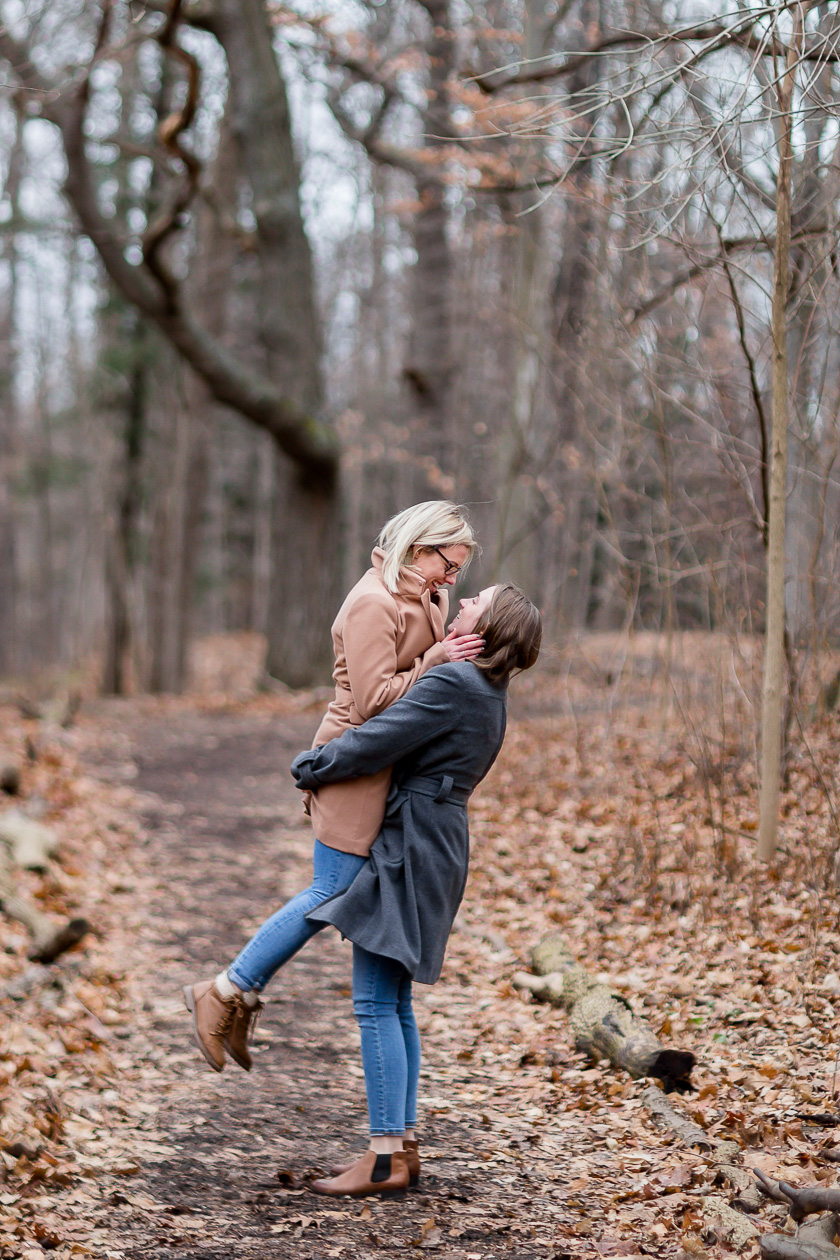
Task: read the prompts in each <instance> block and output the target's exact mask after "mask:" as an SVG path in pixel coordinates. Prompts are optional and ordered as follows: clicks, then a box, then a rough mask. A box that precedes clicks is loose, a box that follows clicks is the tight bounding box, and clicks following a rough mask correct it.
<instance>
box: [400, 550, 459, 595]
mask: <svg viewBox="0 0 840 1260" xmlns="http://www.w3.org/2000/svg"><path fill="white" fill-rule="evenodd" d="M469 554H470V549H469V547H463V546H461V545H460V544H459V545H458V546H457V547H440V548H439V549H438V550H434V549H432V548H431V547H427V548H418V550H417V551H416V553H415V555H414V558H413V559H412V561H411V567H412V568H413V569H417V570H418V572H420V573H422V574H423V577H424V578H425V579H426V589H427V590H430V591H438V590H440V588H441V587H442V586H454V585H455V583H456V582H457V580H458V570H459V569H460V568H461V566H462V565H463V564H464V562H465V561H466V559H467V557H468V556H469ZM447 564H450V565H454V568H453V569H452V570H451V571H450V572H449V573H447V571H446V567H447Z"/></svg>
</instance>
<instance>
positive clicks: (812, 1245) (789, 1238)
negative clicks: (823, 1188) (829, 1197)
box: [760, 1212, 840, 1260]
mask: <svg viewBox="0 0 840 1260" xmlns="http://www.w3.org/2000/svg"><path fill="white" fill-rule="evenodd" d="M838 1227H840V1220H838V1217H837V1216H836V1215H835V1213H833V1212H829V1213H827V1214H826V1215H825V1216H821V1217H820V1218H819V1220H816V1221H812V1222H811V1224H810V1225H800V1226H799V1229H798V1230H797V1231H796V1234H795V1235H791V1234H765V1235H764V1237H763V1238H762V1239H761V1241H760V1246H761V1254H762V1256H765V1257H766V1260H837V1258H838V1256H840V1248H838V1247H836V1246H835V1244H834V1239H835V1238H836V1237H837V1233H838Z"/></svg>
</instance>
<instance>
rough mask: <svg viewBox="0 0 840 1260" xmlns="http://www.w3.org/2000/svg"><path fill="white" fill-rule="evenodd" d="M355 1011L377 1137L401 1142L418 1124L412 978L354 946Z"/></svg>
mask: <svg viewBox="0 0 840 1260" xmlns="http://www.w3.org/2000/svg"><path fill="white" fill-rule="evenodd" d="M353 1010H354V1011H355V1013H356V1020H357V1021H358V1024H359V1028H360V1029H361V1033H362V1067H363V1068H364V1070H365V1088H366V1090H367V1100H368V1114H369V1117H370V1132H371V1135H372V1136H378V1135H381V1134H393V1135H394V1136H395V1137H398V1136H401V1135H402V1133H403V1132H404V1130H405V1129H413V1128H414V1127H415V1125H416V1124H417V1087H418V1084H419V1079H420V1034H419V1033H418V1031H417V1023H416V1021H415V1019H414V1011H413V1009H412V1006H411V976H410V975H409V974H408V972H407V971H406V969H405V967H403V965H402V963H398V962H396V961H395V960H394V959H393V958H383V957H381V955H379V954H370V953H368V951H367V950H366V949H362V947H361V945H354V946H353Z"/></svg>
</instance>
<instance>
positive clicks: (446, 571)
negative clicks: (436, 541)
mask: <svg viewBox="0 0 840 1260" xmlns="http://www.w3.org/2000/svg"><path fill="white" fill-rule="evenodd" d="M432 551H436V552H437V554H438V555H439V556H440V558H441V560H442V561H443V576H444V577H449V575H450V574H451V573H460V572H461V565H460V564H453V563H452V561H451V560H447V558H446V556H445V555H444V554H443V552H442V551H441V549H440V547H432Z"/></svg>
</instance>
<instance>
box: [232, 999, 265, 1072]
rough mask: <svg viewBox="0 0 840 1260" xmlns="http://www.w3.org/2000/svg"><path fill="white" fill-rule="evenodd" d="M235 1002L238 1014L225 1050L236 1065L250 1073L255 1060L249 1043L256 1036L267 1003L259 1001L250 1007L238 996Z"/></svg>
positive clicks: (234, 1019) (234, 1018) (235, 1016)
mask: <svg viewBox="0 0 840 1260" xmlns="http://www.w3.org/2000/svg"><path fill="white" fill-rule="evenodd" d="M234 1001H235V1002H236V1014H235V1015H234V1017H233V1023H232V1024H231V1026H230V1032H229V1033H228V1035H227V1038H226V1039H225V1049H226V1050H227V1052H228V1054H229V1055H230V1057H231V1058H232V1059H233V1061H234V1063H238V1064H239V1066H240V1067H241V1068H244V1069H245V1071H246V1072H250V1071H251V1068H252V1067H253V1065H254V1060H253V1059H252V1058H251V1051H250V1050H249V1049H248V1042H249V1040H250V1039H251V1037H253V1035H254V1029H255V1028H256V1026H257V1020H258V1019H259V1017H260V1012H261V1011H262V1009H263V1007H264V1006H265V1002H260V1001H257V1002H255V1003H254V1005H253V1006H249V1005H248V1003H247V1002H246V1001H245V999H244V998H241V997H239V996H238V995H237V996H236V997H235V998H234Z"/></svg>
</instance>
